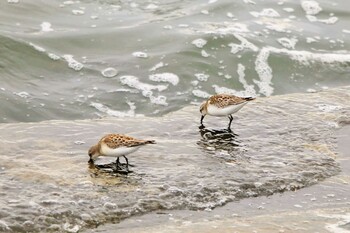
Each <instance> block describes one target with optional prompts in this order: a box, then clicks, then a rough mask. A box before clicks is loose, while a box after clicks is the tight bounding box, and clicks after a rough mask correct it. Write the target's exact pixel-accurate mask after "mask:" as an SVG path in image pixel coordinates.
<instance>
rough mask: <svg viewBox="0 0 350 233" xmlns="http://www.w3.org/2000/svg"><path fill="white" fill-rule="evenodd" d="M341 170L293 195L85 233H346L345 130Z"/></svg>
mask: <svg viewBox="0 0 350 233" xmlns="http://www.w3.org/2000/svg"><path fill="white" fill-rule="evenodd" d="M336 137H337V141H338V149H337V151H338V154H337V155H336V157H337V158H336V160H337V161H338V162H339V164H340V167H341V172H340V173H339V174H338V175H336V176H333V177H331V178H328V179H326V180H325V181H323V182H321V183H318V184H316V185H313V186H310V187H306V188H303V189H300V190H297V191H295V192H285V193H282V194H274V195H272V196H268V197H266V196H263V197H255V198H248V199H243V200H240V201H238V202H232V203H229V204H227V205H225V206H223V207H219V208H216V209H214V210H212V211H185V210H181V211H163V212H157V213H151V214H147V215H143V216H136V217H132V218H129V219H127V220H125V221H122V222H121V223H119V224H107V225H104V226H101V227H99V228H97V229H93V230H88V231H86V232H108V233H109V232H116V233H118V232H129V233H139V232H152V233H157V232H167V233H170V232H186V233H209V232H210V233H211V232H227V233H233V232H266V233H268V232H320V233H322V232H339V233H346V232H350V195H349V193H350V150H349V146H348V145H349V141H350V126H343V127H342V128H341V129H339V130H338V131H337V133H336Z"/></svg>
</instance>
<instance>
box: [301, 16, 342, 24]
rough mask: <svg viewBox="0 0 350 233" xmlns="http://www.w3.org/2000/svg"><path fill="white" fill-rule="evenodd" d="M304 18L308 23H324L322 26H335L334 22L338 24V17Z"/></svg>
mask: <svg viewBox="0 0 350 233" xmlns="http://www.w3.org/2000/svg"><path fill="white" fill-rule="evenodd" d="M306 18H307V19H308V20H309V21H310V22H320V23H324V24H335V23H336V22H338V20H339V19H338V17H335V16H333V17H330V18H328V19H318V18H317V17H316V16H314V15H307V16H306Z"/></svg>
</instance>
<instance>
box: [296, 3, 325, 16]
mask: <svg viewBox="0 0 350 233" xmlns="http://www.w3.org/2000/svg"><path fill="white" fill-rule="evenodd" d="M301 7H302V8H303V10H304V11H305V12H306V14H307V15H317V14H318V13H320V12H321V11H322V8H321V7H320V5H319V4H318V2H316V1H302V2H301Z"/></svg>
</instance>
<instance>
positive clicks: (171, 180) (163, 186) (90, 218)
mask: <svg viewBox="0 0 350 233" xmlns="http://www.w3.org/2000/svg"><path fill="white" fill-rule="evenodd" d="M348 93H349V88H343V89H335V90H329V91H325V92H320V93H313V94H293V95H285V96H276V97H269V98H259V99H257V100H256V101H254V102H250V103H249V104H247V105H246V106H245V107H244V110H243V109H242V111H240V112H239V113H237V115H236V117H235V119H234V126H233V132H234V134H233V133H228V132H224V131H222V130H220V129H222V128H225V127H226V124H227V122H226V121H225V119H220V121H218V120H217V119H216V118H209V117H208V118H206V119H205V124H206V126H207V127H208V128H206V129H205V130H206V132H204V134H201V131H200V130H199V129H198V124H199V118H198V117H199V116H198V114H197V112H198V107H197V106H195V107H188V108H185V109H182V110H180V111H177V112H174V113H172V114H169V115H166V116H164V117H161V118H148V117H137V118H129V119H123V118H121V119H116V118H113V119H101V120H94V121H91V120H83V121H46V122H41V123H20V124H3V125H1V126H0V127H1V134H0V144H1V148H3V149H2V152H1V158H2V160H1V175H2V184H1V192H0V195H1V196H2V198H1V200H0V206H1V213H0V215H1V219H2V222H1V227H2V229H3V230H6V229H7V230H8V229H11V230H13V231H39V230H46V231H47V230H53V231H54V230H66V231H71V232H76V231H78V230H79V229H86V228H90V227H95V226H98V225H100V224H104V223H107V222H118V221H120V220H122V219H125V218H128V217H130V216H133V215H136V214H141V213H147V212H150V211H155V210H169V209H189V210H210V209H212V208H214V207H217V206H221V205H223V204H225V203H227V202H229V201H233V200H240V199H242V198H247V197H256V196H261V195H270V194H273V193H278V192H284V191H287V190H296V189H299V188H302V187H305V186H309V185H312V184H315V183H317V182H319V181H322V180H324V179H325V178H327V177H330V176H332V175H335V174H338V173H339V171H340V167H339V165H338V162H337V161H336V160H335V154H334V153H335V150H334V149H333V148H334V146H335V143H334V141H335V140H334V139H335V138H334V137H333V136H332V135H333V132H334V131H335V130H336V129H337V128H338V127H339V124H343V123H344V122H348V121H349V119H348V116H349V109H350V108H349V107H350V106H349V105H348V103H349V101H348V100H349V98H350V96H349V94H348ZM197 118H198V119H197ZM160 128H162V129H164V130H163V131H161V132H160V131H159V129H160ZM137 129H139V130H137ZM107 132H119V133H123V132H127V133H128V134H129V135H132V136H135V137H142V138H150V139H155V140H156V141H157V143H158V144H156V145H150V146H148V147H145V149H144V150H142V151H141V150H139V151H138V152H136V153H134V154H133V155H131V156H129V161H130V163H132V164H133V165H135V167H133V168H132V169H133V171H134V172H133V173H131V174H129V175H128V176H124V175H116V174H111V173H108V172H103V171H101V170H97V169H95V168H91V167H89V165H88V163H87V160H88V156H87V149H88V148H89V146H90V145H92V144H94V143H95V142H96V141H97V140H98V139H99V137H100V135H102V134H104V133H107ZM202 132H203V131H202ZM217 132H220V133H221V135H220V134H219V135H218V134H217ZM202 135H203V136H202ZM14 161H15V162H14ZM108 162H113V161H100V163H108Z"/></svg>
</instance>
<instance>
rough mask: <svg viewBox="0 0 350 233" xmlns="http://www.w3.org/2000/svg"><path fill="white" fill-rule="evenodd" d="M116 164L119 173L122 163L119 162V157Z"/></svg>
mask: <svg viewBox="0 0 350 233" xmlns="http://www.w3.org/2000/svg"><path fill="white" fill-rule="evenodd" d="M115 163H116V165H115V168H116V169H117V171H118V170H120V167H119V164H120V162H119V157H118V158H117V160H116V161H115Z"/></svg>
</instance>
